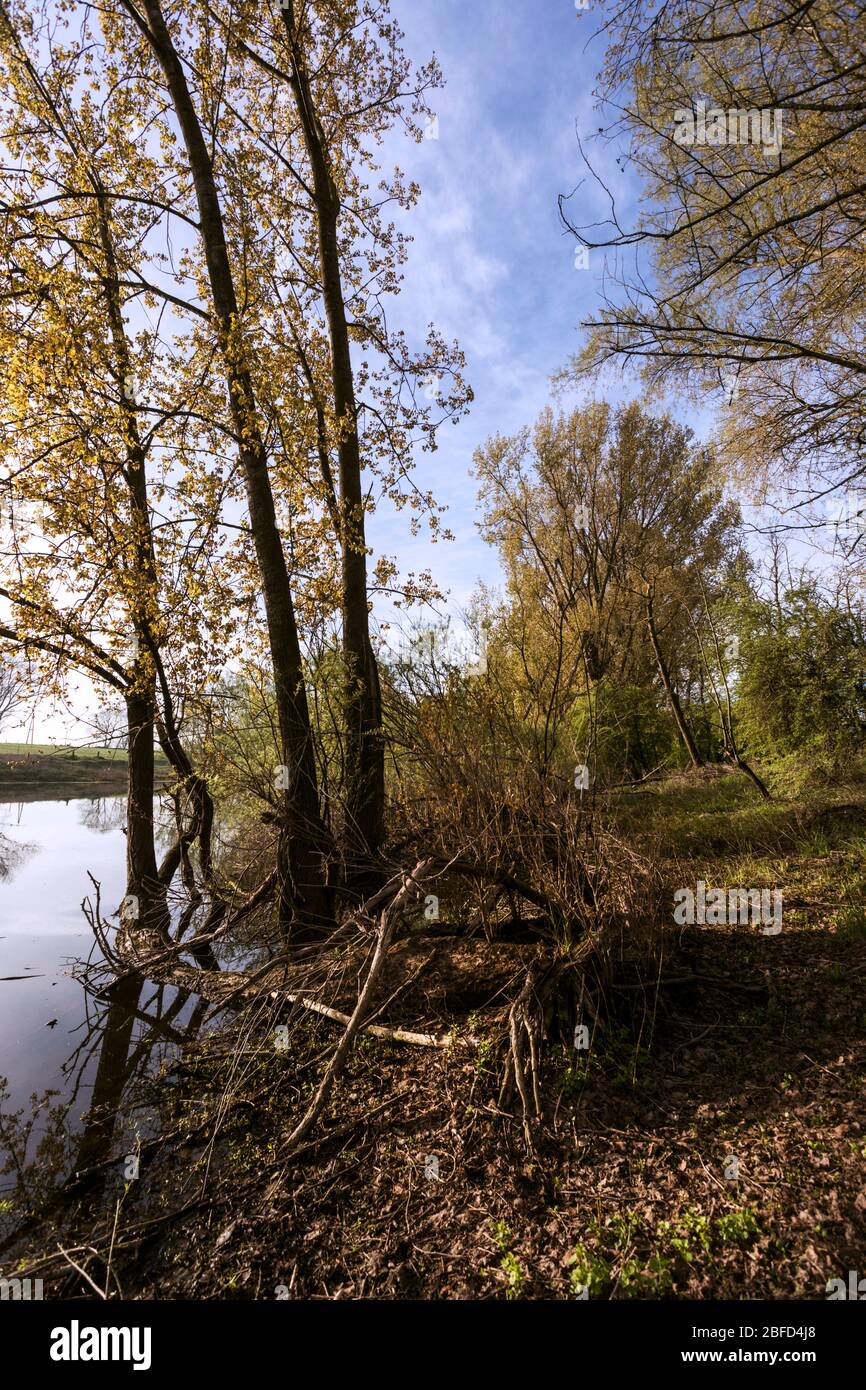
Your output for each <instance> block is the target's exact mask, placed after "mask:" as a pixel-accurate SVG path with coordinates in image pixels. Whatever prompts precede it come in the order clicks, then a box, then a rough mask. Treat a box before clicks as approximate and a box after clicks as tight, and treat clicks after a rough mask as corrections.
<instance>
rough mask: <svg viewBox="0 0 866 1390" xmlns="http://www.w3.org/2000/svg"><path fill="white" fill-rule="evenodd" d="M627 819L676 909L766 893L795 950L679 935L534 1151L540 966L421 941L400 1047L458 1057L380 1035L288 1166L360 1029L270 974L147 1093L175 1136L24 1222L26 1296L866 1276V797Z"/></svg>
mask: <svg viewBox="0 0 866 1390" xmlns="http://www.w3.org/2000/svg"><path fill="white" fill-rule="evenodd" d="M609 809H610V812H611V814H612V816H613V818H614V820H615V821H616V823H617V824H618V826H619V828H620V830H621V831H622V832H623V834H624V835H627V836H628V839H629V841H630V843H631V844H633V845H640V847H641V849H643V850H644V851H645V852H646V853H648V854H651V855H652V856H653V857H654V859H655V860H656V862H658V863H659V864H660V865H661V866H662V868H663V871H664V875H665V881H666V883H668V884H669V885H670V889H671V898H670V901H671V903H672V902H673V893H674V891H675V890H676V888H677V887H678V885H681V884H689V883H691V884H695V883H697V882H702V883H705V884H706V885H707V888H708V890H709V889H710V888H712V887H716V886H718V885H725V886H730V885H748V886H750V887H753V888H760V887H762V886H765V885H767V886H771V887H773V888H779V889H780V891H781V892H782V895H783V901H784V916H783V930H782V931H781V933H779V934H771V933H765V932H763V931H762V930H761V928H760V925H756V924H755V923H753V922H748V923H742V922H730V923H728V924H725V923H718V924H709V923H706V922H696V923H694V924H692V925H688V924H686V925H682V926H681V925H676V926H675V925H674V924H673V922H672V921H671V922H670V923H669V925H668V926H667V928H666V929H665V944H664V953H663V962H662V968H661V969H660V971H659V973H658V976H657V977H656V979H654V980H644V981H643V982H641V983H640V985H639V986H638V984H637V982H636V981H635V980H634V979H632V978H629V977H628V975H627V974H623V973H621V972H620V973H619V974H618V975H615V976H614V978H613V980H612V983H611V988H610V992H609V997H608V998H607V999H606V1000H605V1004H604V1010H603V1014H602V1013H601V1011H600V1016H599V1019H598V1020H597V1022H596V1025H595V1027H594V1030H593V1037H592V1040H591V1047H590V1048H589V1049H587V1050H586V1051H585V1052H584V1053H582V1054H580V1055H577V1056H576V1055H575V1052H574V1050H573V1049H569V1048H567V1047H565V1046H563V1045H562V1044H561V1043H551V1044H548V1045H546V1046H545V1048H544V1058H543V1062H544V1065H543V1069H542V1078H543V1079H542V1093H541V1096H540V1100H541V1103H542V1107H543V1112H544V1118H543V1120H542V1121H541V1122H540V1123H539V1124H538V1126H537V1127H536V1129H535V1131H534V1133H533V1144H532V1147H531V1148H528V1147H527V1145H526V1143H525V1142H524V1138H523V1135H522V1132H521V1127H520V1125H519V1124H515V1123H514V1122H513V1120H512V1119H510V1118H509V1116H508V1114H506V1113H503V1109H502V1106H501V1105H500V1103H499V1100H498V1095H499V1074H500V1061H501V1056H500V1050H501V1046H502V1039H503V1030H504V1027H505V1023H506V1017H507V1012H508V1002H509V998H510V995H511V994H512V993H513V988H514V985H513V982H512V983H508V982H506V984H505V985H503V972H504V975H505V976H507V977H508V980H509V981H511V977H514V980H516V981H519V980H520V979H522V977H523V973H524V969H525V965H526V960H525V957H526V956H527V954H528V953H530V952H533V951H539V952H540V951H542V950H543V949H544V947H543V944H542V943H538V942H536V943H533V942H525V943H508V942H504V941H503V942H500V943H496V942H488V941H485V940H483V939H482V938H480V937H478V936H475V937H467V936H466V935H465V934H462V933H461V930H460V928H459V927H456V928H454V929H453V934H447V935H446V934H445V929H444V928H442V929H440V931H439V932H433V931H432V930H431V931H428V932H425V931H423V930H422V931H418V932H413V933H412V935H411V938H404V940H403V941H402V942H397V943H396V944H395V947H394V948H393V957H394V964H395V966H396V964H397V961H396V957H397V955H398V954H399V953H401V952H402V953H404V954H407V955H408V956H409V957H410V960H409V965H408V968H406V969H404V970H403V971H402V975H401V979H402V984H401V983H399V982H398V981H397V978H396V977H395V978H394V979H389V980H388V981H387V983H386V984H385V985H384V986H383V994H384V997H385V1000H386V1001H387V1002H386V1004H385V1007H384V1008H383V1010H382V1011H381V1013H380V1014H379V1016H378V1017H377V1019H376V1022H377V1024H379V1023H381V1024H385V1025H386V1026H387V1025H390V1026H391V1028H394V1027H396V1026H398V1025H399V1026H401V1027H403V1028H412V1029H415V1030H416V1031H417V1032H418V1033H420V1032H427V1033H432V1034H435V1035H436V1036H437V1037H438V1038H441V1037H443V1035H444V1036H446V1037H447V1046H438V1045H437V1046H413V1045H411V1044H407V1043H405V1042H401V1041H398V1040H395V1039H393V1038H392V1039H389V1038H387V1037H376V1036H371V1035H365V1036H362V1037H361V1039H360V1040H359V1042H358V1045H357V1046H356V1048H355V1050H354V1052H353V1053H352V1055H351V1057H350V1058H349V1061H348V1064H347V1066H346V1068H345V1070H344V1072H343V1074H342V1076H341V1078H340V1080H339V1082H338V1084H337V1085H336V1087H335V1089H334V1091H333V1093H332V1095H331V1097H330V1100H329V1102H328V1105H327V1107H326V1109H325V1111H324V1113H323V1114H322V1116H321V1117H320V1119H319V1121H318V1123H317V1125H316V1126H315V1128H314V1129H313V1131H312V1132H311V1133H310V1134H309V1135H308V1136H307V1137H306V1138H305V1140H304V1141H303V1142H302V1143H301V1144H300V1145H296V1146H295V1147H294V1148H293V1149H292V1150H291V1152H290V1151H289V1146H288V1141H289V1137H290V1135H291V1134H292V1132H293V1129H294V1127H295V1126H296V1124H297V1121H298V1119H299V1117H300V1115H301V1114H302V1113H303V1111H304V1109H305V1108H306V1106H307V1105H308V1104H309V1103H310V1100H311V1098H312V1095H313V1093H314V1091H315V1089H316V1086H317V1084H318V1081H319V1078H320V1075H321V1068H322V1065H323V1059H326V1058H327V1057H328V1056H330V1054H331V1050H332V1048H333V1046H334V1043H335V1042H336V1040H337V1039H338V1037H339V1035H340V1031H341V1025H340V1022H339V1020H338V1019H336V1020H335V1019H334V1018H333V1017H331V1018H328V1017H322V1016H320V1015H317V1014H316V1013H314V1012H311V1011H310V1010H309V1009H308V1008H304V1007H302V1006H301V1005H300V1004H297V1003H296V1004H294V1005H293V1004H292V1003H290V1000H289V999H288V998H286V997H285V996H284V997H283V998H280V997H279V996H277V997H276V998H274V997H272V996H271V990H272V989H273V988H274V986H275V985H276V984H277V983H278V982H277V981H276V980H275V979H273V978H269V979H268V981H267V989H266V990H265V991H264V992H263V993H262V994H260V995H259V996H258V997H257V999H255V1000H254V1001H248V1002H247V1003H246V1006H245V1007H244V1008H243V1009H242V1010H241V1011H240V1012H239V1013H237V1014H236V1016H235V1018H234V1020H233V1022H232V1023H231V1024H229V1025H227V1026H226V1027H225V1029H224V1031H222V1032H219V1033H214V1034H209V1035H206V1036H198V1037H195V1038H192V1039H190V1040H189V1041H188V1042H186V1043H184V1042H183V1040H182V1039H180V1038H179V1039H178V1047H179V1049H180V1051H179V1055H178V1056H177V1057H176V1059H175V1061H174V1062H173V1063H172V1064H171V1065H170V1066H169V1067H168V1068H167V1070H166V1072H165V1074H164V1075H163V1076H162V1077H161V1078H160V1079H159V1080H158V1081H157V1080H156V1079H154V1080H152V1081H151V1082H149V1083H148V1084H146V1085H145V1087H144V1090H143V1093H142V1094H141V1095H139V1096H138V1097H137V1102H136V1103H137V1104H143V1103H144V1102H147V1103H149V1104H150V1105H151V1106H152V1107H153V1108H154V1110H155V1111H158V1113H159V1117H160V1123H159V1125H158V1126H157V1129H158V1133H156V1132H154V1131H148V1132H147V1133H146V1134H145V1135H144V1136H142V1138H141V1140H140V1141H138V1143H137V1144H136V1145H135V1147H134V1151H132V1152H130V1151H129V1150H128V1149H125V1148H124V1147H123V1145H122V1141H121V1140H120V1139H119V1138H118V1137H117V1136H115V1141H114V1145H113V1146H112V1154H113V1157H112V1160H111V1163H110V1164H108V1163H104V1164H102V1165H100V1167H99V1169H98V1171H91V1173H90V1174H89V1175H88V1177H87V1178H86V1180H83V1183H82V1185H80V1186H78V1187H77V1188H76V1187H75V1186H74V1185H73V1186H72V1187H71V1188H70V1189H69V1191H68V1194H67V1198H66V1200H65V1202H64V1203H63V1205H62V1206H61V1207H58V1206H52V1204H51V1203H49V1204H48V1206H47V1209H43V1210H42V1212H41V1213H40V1212H39V1207H38V1204H37V1203H34V1204H33V1205H31V1206H29V1210H28V1204H26V1203H25V1204H22V1205H23V1210H22V1215H23V1214H25V1212H26V1213H27V1214H30V1215H31V1216H32V1218H34V1225H33V1226H32V1227H31V1228H30V1230H29V1231H28V1233H27V1235H26V1237H22V1238H21V1239H19V1240H18V1241H16V1242H15V1243H14V1244H13V1245H11V1246H10V1247H8V1248H7V1250H5V1251H4V1253H3V1255H2V1264H3V1266H4V1272H5V1273H7V1274H9V1273H11V1272H12V1270H13V1269H15V1270H17V1272H19V1273H21V1274H22V1275H23V1274H25V1273H27V1274H32V1275H33V1276H34V1277H42V1278H44V1279H45V1281H46V1290H50V1296H51V1297H52V1298H63V1297H71V1296H78V1297H85V1298H86V1297H93V1296H94V1287H98V1288H99V1289H100V1290H101V1289H104V1288H109V1289H113V1290H114V1291H115V1292H117V1291H119V1290H122V1292H123V1294H124V1296H126V1297H138V1298H145V1299H148V1298H158V1299H166V1298H215V1299H220V1298H259V1299H275V1298H308V1299H310V1298H311V1299H316V1298H334V1299H346V1298H388V1299H403V1298H421V1299H440V1298H446V1299H468V1298H484V1299H486V1298H506V1299H525V1298H529V1299H533V1298H537V1299H564V1298H572V1297H575V1296H578V1297H581V1296H586V1295H588V1296H589V1297H590V1298H591V1299H596V1298H601V1299H609V1298H614V1299H621V1298H650V1299H653V1298H699V1299H706V1298H731V1299H755V1298H767V1299H788V1298H795V1297H802V1298H810V1299H816V1300H823V1299H824V1298H826V1296H827V1295H826V1289H827V1282H828V1280H831V1279H834V1278H842V1279H845V1278H846V1277H847V1271H849V1270H858V1269H860V1270H862V1269H863V1268H864V1260H866V1223H864V1210H866V1205H864V1202H866V1199H864V1195H863V1163H864V1158H866V1128H864V1116H863V1106H862V1097H863V1085H864V1078H866V1013H864V1009H863V998H862V981H863V977H864V971H866V834H864V831H866V790H864V788H863V786H862V785H860V786H855V785H852V786H849V787H844V788H842V787H837V788H835V789H833V791H832V792H827V793H822V794H821V795H815V796H813V797H809V798H807V799H804V800H799V801H795V800H781V799H780V800H777V801H775V802H773V803H771V804H764V803H760V802H759V801H758V800H757V799H756V797H755V795H754V791H753V789H752V788H751V786H750V784H749V783H748V782H747V780H746V779H745V778H743V777H736V776H731V775H723V776H718V777H715V778H713V779H711V780H702V779H701V778H695V777H689V776H683V777H678V778H670V779H668V780H666V781H664V782H657V783H655V784H652V785H645V786H643V787H641V788H639V789H635V790H634V791H630V792H625V791H623V792H622V793H620V794H619V796H618V798H617V800H616V801H615V802H614V804H613V805H612V806H611V807H610V808H609ZM275 966H276V963H275ZM345 974H346V978H347V984H346V990H347V998H346V999H345V1000H344V999H343V998H342V996H340V995H339V994H337V995H335V997H336V998H337V1000H338V1007H339V1006H342V1008H343V1009H346V1008H348V1007H351V1003H350V1001H349V997H348V996H349V995H351V987H352V984H353V982H354V981H355V980H356V978H357V972H356V970H355V969H354V963H353V968H351V969H349V970H347V971H345ZM230 983H231V985H232V986H233V987H236V985H237V981H236V980H231V982H230ZM261 983H262V980H261V979H260V981H259V984H260V985H261ZM288 988H289V989H290V990H291V988H292V985H291V982H289V985H288ZM230 992H231V991H230ZM222 1002H223V1004H225V1002H227V1001H226V999H225V998H224V999H223V1001H222ZM234 1003H235V1005H239V1004H241V1003H242V1001H241V999H240V998H238V997H237V995H236V996H235V999H234ZM221 1016H222V1018H224V1019H225V1018H226V1017H227V1014H226V1013H223V1014H222V1015H221ZM160 1027H164V1020H161V1021H160ZM130 1157H132V1158H137V1159H138V1162H137V1163H135V1164H130V1163H129V1158H130ZM124 1165H126V1166H124ZM125 1172H126V1173H133V1174H135V1176H133V1177H132V1178H129V1177H126V1178H124V1173H125ZM103 1184H104V1185H103ZM59 1245H62V1246H63V1247H64V1251H65V1252H66V1254H65V1255H64V1254H62V1253H58V1246H59ZM73 1260H74V1261H75V1264H74V1265H73V1263H72V1261H73ZM82 1270H83V1271H85V1273H86V1277H83V1275H82V1272H81V1271H82Z"/></svg>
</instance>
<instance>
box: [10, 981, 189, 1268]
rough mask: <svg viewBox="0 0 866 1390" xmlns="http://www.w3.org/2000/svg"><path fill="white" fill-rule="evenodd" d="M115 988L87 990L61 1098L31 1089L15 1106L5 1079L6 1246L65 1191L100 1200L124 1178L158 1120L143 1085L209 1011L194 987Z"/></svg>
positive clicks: (124, 984)
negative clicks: (102, 994)
mask: <svg viewBox="0 0 866 1390" xmlns="http://www.w3.org/2000/svg"><path fill="white" fill-rule="evenodd" d="M108 994H109V998H108V1002H107V1003H105V1004H100V1005H95V1001H94V999H93V996H92V994H91V995H90V998H89V1003H90V1005H91V1006H94V1012H93V1014H92V1016H91V1017H90V1019H89V1021H88V1023H87V1025H86V1027H85V1029H84V1033H83V1036H82V1038H81V1039H80V1041H79V1042H78V1045H77V1046H76V1048H75V1049H74V1051H73V1053H72V1054H71V1056H70V1057H69V1058H68V1060H67V1062H66V1063H65V1065H64V1067H63V1069H62V1070H63V1073H64V1077H65V1081H66V1085H65V1088H64V1092H63V1093H62V1094H61V1093H59V1092H57V1091H47V1092H45V1093H43V1094H42V1095H41V1096H37V1095H34V1096H33V1097H32V1098H31V1105H30V1106H29V1107H27V1108H25V1109H22V1110H18V1111H16V1112H12V1111H9V1110H7V1105H6V1098H7V1096H8V1090H7V1087H6V1084H5V1081H4V1079H3V1078H0V1148H2V1151H3V1153H2V1156H0V1250H2V1248H3V1244H4V1243H8V1241H9V1240H10V1239H11V1238H14V1237H15V1236H16V1235H20V1234H21V1233H22V1227H25V1226H26V1225H27V1224H28V1223H29V1222H30V1221H33V1220H36V1219H37V1218H38V1217H39V1216H40V1215H42V1214H44V1212H45V1211H46V1209H47V1208H49V1207H50V1206H51V1205H52V1203H54V1202H56V1200H57V1197H58V1194H59V1193H60V1194H61V1195H69V1196H71V1195H75V1194H80V1193H81V1192H82V1191H86V1192H87V1194H88V1197H90V1198H93V1199H95V1198H97V1197H98V1196H99V1194H100V1193H101V1192H102V1191H103V1189H104V1188H105V1187H106V1186H107V1185H108V1184H110V1183H112V1182H113V1181H115V1180H117V1179H118V1178H122V1176H123V1172H124V1169H125V1167H126V1164H127V1159H128V1158H129V1157H136V1156H137V1155H138V1153H139V1150H140V1148H141V1145H142V1141H143V1137H144V1132H146V1130H147V1126H148V1120H149V1119H153V1118H155V1117H154V1116H153V1113H152V1112H150V1113H149V1112H148V1110H147V1109H146V1108H142V1107H141V1105H140V1103H139V1097H138V1096H137V1091H136V1083H137V1082H138V1081H140V1080H142V1079H143V1078H145V1077H146V1076H154V1075H156V1074H157V1073H158V1072H159V1070H160V1068H161V1067H162V1066H164V1065H165V1064H166V1063H169V1062H170V1061H171V1060H173V1059H174V1058H177V1057H179V1056H180V1055H181V1054H182V1052H183V1049H184V1047H185V1046H186V1045H187V1044H188V1043H189V1042H191V1041H193V1040H194V1039H195V1038H196V1037H197V1036H198V1033H199V1031H200V1029H201V1025H202V1022H203V1020H204V1017H205V1013H206V1010H207V1002H206V1001H205V1000H203V999H199V998H197V997H196V996H194V995H192V994H190V992H189V991H187V990H175V989H172V988H170V987H167V986H164V985H154V984H150V983H149V982H148V981H146V980H143V979H142V978H141V976H128V977H126V978H125V979H122V980H120V981H119V982H118V984H117V985H116V986H114V987H112V988H111V989H110V990H109V991H108ZM88 1093H89V1104H88V1103H87V1096H88ZM82 1105H85V1106H86V1108H85V1109H83V1110H82V1108H81V1107H82Z"/></svg>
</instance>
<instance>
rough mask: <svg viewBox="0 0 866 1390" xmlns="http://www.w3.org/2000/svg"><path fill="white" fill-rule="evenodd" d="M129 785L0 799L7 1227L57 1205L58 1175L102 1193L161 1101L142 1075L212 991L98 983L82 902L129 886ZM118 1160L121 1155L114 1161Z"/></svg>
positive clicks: (1, 1120)
mask: <svg viewBox="0 0 866 1390" xmlns="http://www.w3.org/2000/svg"><path fill="white" fill-rule="evenodd" d="M124 822H125V798H124V797H122V796H116V797H105V796H99V797H92V798H79V799H72V800H59V799H57V800H55V799H48V798H44V797H43V799H42V800H39V801H34V800H31V801H27V800H21V801H17V802H16V803H15V804H8V803H6V804H0V835H2V840H0V862H2V863H3V864H4V865H5V866H6V867H5V872H0V1059H2V1060H0V1073H3V1076H2V1077H0V1235H2V1236H3V1238H4V1239H5V1240H6V1242H7V1243H8V1239H9V1236H10V1233H11V1232H12V1231H17V1232H18V1233H19V1235H20V1234H21V1225H22V1222H24V1223H26V1222H28V1221H29V1220H30V1219H33V1218H34V1217H35V1214H36V1213H37V1212H38V1211H40V1210H44V1209H45V1207H46V1204H50V1203H51V1202H52V1201H53V1200H54V1199H55V1195H56V1192H57V1187H58V1184H66V1186H67V1188H68V1187H69V1186H70V1184H71V1185H72V1190H73V1191H77V1190H81V1188H82V1185H83V1187H84V1188H85V1189H86V1191H87V1193H88V1198H89V1197H90V1196H91V1195H94V1196H96V1195H97V1193H98V1190H101V1188H102V1186H103V1185H104V1184H105V1182H107V1181H109V1179H113V1178H115V1177H116V1176H117V1174H118V1172H120V1171H121V1169H119V1168H118V1166H117V1163H118V1162H119V1160H120V1158H121V1157H122V1156H123V1155H125V1154H127V1153H134V1152H136V1151H137V1149H138V1146H139V1144H140V1142H142V1140H141V1136H142V1133H143V1131H145V1130H146V1127H147V1125H148V1123H150V1124H151V1125H153V1123H154V1112H153V1111H152V1110H151V1111H147V1110H146V1109H144V1110H143V1109H142V1108H141V1107H140V1105H138V1103H137V1104H136V1106H135V1107H132V1106H131V1104H130V1099H131V1095H132V1093H133V1092H134V1091H140V1089H141V1087H140V1084H139V1083H140V1082H141V1081H142V1080H143V1079H144V1078H145V1077H147V1076H155V1075H156V1074H157V1073H158V1071H159V1068H160V1067H161V1066H162V1065H164V1064H166V1063H168V1064H170V1063H171V1061H172V1060H173V1059H175V1058H177V1057H178V1056H179V1054H180V1053H181V1052H182V1051H183V1049H184V1047H185V1046H186V1045H187V1044H188V1042H189V1041H190V1040H191V1039H193V1038H195V1037H196V1035H197V1034H198V1032H199V1030H200V1028H201V1024H202V1020H203V1017H204V1014H205V1012H206V1007H207V1006H206V1004H205V1002H204V1001H202V1000H200V999H199V998H198V997H197V996H195V995H192V994H190V993H189V992H188V991H186V990H180V989H176V988H173V987H171V986H168V985H161V984H158V983H153V982H149V981H145V980H143V979H142V978H141V977H140V976H128V977H126V978H123V979H121V980H120V981H119V982H117V983H116V984H112V985H110V986H109V987H108V988H106V989H104V990H102V991H100V993H99V995H98V996H97V994H96V992H95V985H96V983H103V982H104V979H105V976H104V974H103V975H101V976H100V978H99V980H98V981H97V979H96V976H97V974H98V971H97V970H96V969H95V968H85V967H83V966H82V962H84V961H86V960H87V959H88V958H92V959H93V960H94V965H95V957H96V954H97V953H96V949H95V943H94V938H93V935H92V933H91V931H90V929H89V928H88V926H87V923H86V922H85V920H84V917H83V914H82V910H81V903H82V899H83V898H84V897H85V895H87V894H88V893H91V892H92V885H91V881H90V879H89V878H88V874H92V875H93V878H94V879H95V880H96V881H98V882H99V883H100V884H101V888H102V893H103V899H104V901H107V902H119V901H120V899H121V898H122V896H123V893H124V891H125V858H126V854H125V851H126V843H125V836H124V833H123V826H124ZM115 1160H117V1162H116V1161H115Z"/></svg>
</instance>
